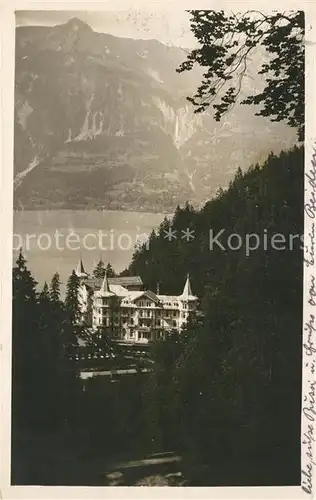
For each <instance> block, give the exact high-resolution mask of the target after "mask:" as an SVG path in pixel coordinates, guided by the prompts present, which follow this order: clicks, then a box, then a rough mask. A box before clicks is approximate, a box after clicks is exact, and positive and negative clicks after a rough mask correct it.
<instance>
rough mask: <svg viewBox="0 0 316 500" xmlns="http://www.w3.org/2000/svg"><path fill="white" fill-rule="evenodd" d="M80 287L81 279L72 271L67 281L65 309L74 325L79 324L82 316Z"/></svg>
mask: <svg viewBox="0 0 316 500" xmlns="http://www.w3.org/2000/svg"><path fill="white" fill-rule="evenodd" d="M79 286H80V279H79V277H78V276H77V274H76V273H75V271H72V273H71V275H70V276H69V278H68V281H67V290H66V299H65V307H66V311H67V315H68V319H69V321H70V322H71V323H72V324H75V323H76V322H77V320H78V319H79V315H80V311H79V296H78V292H79Z"/></svg>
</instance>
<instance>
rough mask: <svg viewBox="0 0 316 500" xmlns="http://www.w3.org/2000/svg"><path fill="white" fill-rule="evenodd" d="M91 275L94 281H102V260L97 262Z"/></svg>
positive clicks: (103, 271)
mask: <svg viewBox="0 0 316 500" xmlns="http://www.w3.org/2000/svg"><path fill="white" fill-rule="evenodd" d="M92 274H93V276H94V277H95V278H96V279H103V278H104V276H105V265H104V262H103V260H101V259H100V260H99V262H98V263H97V265H96V267H95V268H94V270H93V271H92Z"/></svg>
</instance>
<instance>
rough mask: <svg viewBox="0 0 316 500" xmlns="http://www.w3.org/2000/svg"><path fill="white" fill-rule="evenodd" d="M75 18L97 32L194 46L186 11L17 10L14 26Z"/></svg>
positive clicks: (182, 45) (188, 46) (55, 22)
mask: <svg viewBox="0 0 316 500" xmlns="http://www.w3.org/2000/svg"><path fill="white" fill-rule="evenodd" d="M72 17H78V18H79V19H81V20H82V21H85V22H86V23H88V24H89V25H90V26H91V28H92V29H93V30H95V31H98V32H103V33H109V34H111V35H115V36H121V37H127V38H136V39H139V38H142V39H152V38H154V39H156V40H159V41H160V42H163V43H165V44H167V45H175V46H178V47H186V48H192V47H195V46H196V41H195V38H194V36H193V34H192V32H191V30H190V21H189V20H190V15H189V14H188V13H187V12H186V11H185V10H176V11H171V10H169V11H166V10H165V11H159V10H155V11H149V10H144V9H142V10H140V9H133V10H122V11H119V10H117V11H110V10H108V11H56V10H55V11H49V10H46V11H44V10H42V11H39V10H28V11H16V24H17V26H54V25H56V24H62V23H65V22H67V21H68V20H69V19H71V18H72Z"/></svg>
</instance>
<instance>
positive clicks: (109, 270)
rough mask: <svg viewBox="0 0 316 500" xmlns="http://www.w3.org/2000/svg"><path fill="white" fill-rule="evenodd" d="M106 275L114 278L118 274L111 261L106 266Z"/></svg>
mask: <svg viewBox="0 0 316 500" xmlns="http://www.w3.org/2000/svg"><path fill="white" fill-rule="evenodd" d="M106 275H107V277H108V278H114V277H115V276H116V273H115V271H114V269H113V267H112V264H111V263H110V262H109V263H108V265H107V266H106Z"/></svg>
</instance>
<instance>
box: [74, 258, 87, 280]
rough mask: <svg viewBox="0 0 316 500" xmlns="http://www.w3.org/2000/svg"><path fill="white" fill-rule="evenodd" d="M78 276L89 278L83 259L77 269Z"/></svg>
mask: <svg viewBox="0 0 316 500" xmlns="http://www.w3.org/2000/svg"><path fill="white" fill-rule="evenodd" d="M76 275H77V276H79V277H82V276H88V273H87V272H86V271H85V268H84V265H83V262H82V259H79V262H78V265H77V269H76Z"/></svg>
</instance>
